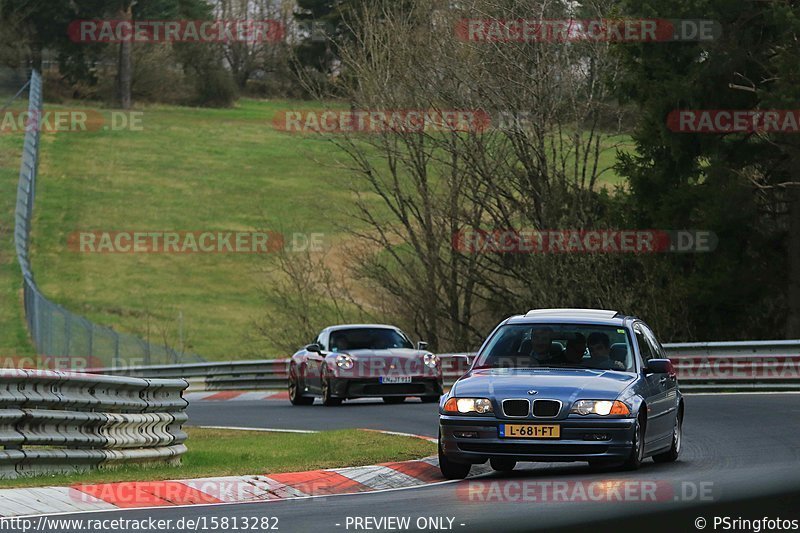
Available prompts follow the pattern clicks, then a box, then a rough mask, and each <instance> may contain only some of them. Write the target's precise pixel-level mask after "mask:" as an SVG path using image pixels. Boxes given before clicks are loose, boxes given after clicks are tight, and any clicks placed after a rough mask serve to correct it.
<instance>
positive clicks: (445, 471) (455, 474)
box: [439, 434, 472, 479]
mask: <svg viewBox="0 0 800 533" xmlns="http://www.w3.org/2000/svg"><path fill="white" fill-rule="evenodd" d="M471 469H472V465H471V464H469V463H454V462H452V461H451V460H450V459H448V458H447V456H446V455H445V454H444V452H443V451H442V435H441V434H439V470H441V472H442V475H443V476H444V477H445V478H446V479H464V478H465V477H467V476H468V475H469V471H470V470H471Z"/></svg>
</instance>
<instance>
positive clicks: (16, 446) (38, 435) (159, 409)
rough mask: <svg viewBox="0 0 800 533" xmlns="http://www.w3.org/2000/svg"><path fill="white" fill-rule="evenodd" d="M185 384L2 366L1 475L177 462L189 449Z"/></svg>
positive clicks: (6, 476)
mask: <svg viewBox="0 0 800 533" xmlns="http://www.w3.org/2000/svg"><path fill="white" fill-rule="evenodd" d="M187 387H188V383H187V382H186V381H185V380H183V379H173V380H155V379H140V378H130V377H118V376H102V375H96V374H71V373H65V372H53V371H38V370H0V445H2V446H3V447H4V448H5V449H4V450H1V451H0V478H2V479H10V478H16V477H20V476H29V475H36V474H42V473H58V472H60V473H73V472H80V471H85V470H89V469H92V468H99V467H105V466H110V465H116V464H125V463H140V462H166V463H175V462H177V461H179V460H180V457H181V455H183V454H184V453H185V452H186V446H185V445H184V442H185V441H186V433H185V432H184V431H183V429H182V426H183V424H184V423H185V422H186V421H187V419H188V417H187V414H186V406H187V405H188V402H187V401H186V400H184V399H183V391H184V390H186V388H187Z"/></svg>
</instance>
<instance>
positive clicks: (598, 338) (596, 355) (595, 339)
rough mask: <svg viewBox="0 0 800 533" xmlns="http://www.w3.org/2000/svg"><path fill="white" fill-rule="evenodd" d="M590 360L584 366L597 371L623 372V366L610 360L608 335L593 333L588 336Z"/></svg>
mask: <svg viewBox="0 0 800 533" xmlns="http://www.w3.org/2000/svg"><path fill="white" fill-rule="evenodd" d="M587 344H588V345H589V353H590V354H591V356H592V357H591V359H590V360H589V361H587V363H586V366H587V367H589V368H596V369H598V370H625V365H624V364H623V363H621V362H619V361H614V360H613V359H611V341H610V340H609V338H608V335H606V334H605V333H601V332H599V331H595V332H594V333H591V334H589V339H588V341H587Z"/></svg>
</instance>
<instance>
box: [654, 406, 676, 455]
mask: <svg viewBox="0 0 800 533" xmlns="http://www.w3.org/2000/svg"><path fill="white" fill-rule="evenodd" d="M681 441H683V413H680V412H679V413H678V416H676V417H675V426H674V427H673V428H672V447H670V449H669V451H667V452H664V453H659V454H658V455H654V456H653V461H655V462H657V463H671V462H673V461H675V460H677V459H678V455H680V453H681Z"/></svg>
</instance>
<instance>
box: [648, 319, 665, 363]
mask: <svg viewBox="0 0 800 533" xmlns="http://www.w3.org/2000/svg"><path fill="white" fill-rule="evenodd" d="M642 331H643V332H644V336H645V338H646V339H647V342H648V344H650V349H651V350H652V351H653V356H654V357H655V358H657V359H667V354H666V352H665V351H664V348H663V347H662V346H661V343H660V342H658V339H656V336H655V334H654V333H653V330H651V329H650V328H648V327H647V326H644V325H643V326H642Z"/></svg>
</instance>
